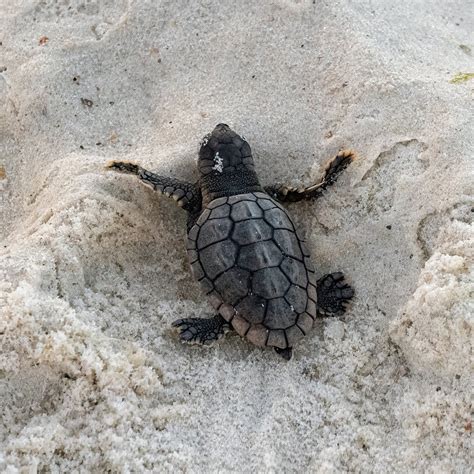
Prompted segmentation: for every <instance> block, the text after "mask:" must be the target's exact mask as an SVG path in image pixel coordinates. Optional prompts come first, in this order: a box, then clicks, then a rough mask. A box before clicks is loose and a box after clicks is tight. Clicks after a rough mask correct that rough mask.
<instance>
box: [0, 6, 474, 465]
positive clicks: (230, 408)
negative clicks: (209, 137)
mask: <svg viewBox="0 0 474 474" xmlns="http://www.w3.org/2000/svg"><path fill="white" fill-rule="evenodd" d="M234 3H236V2H231V1H214V0H209V1H202V2H185V1H178V2H171V1H162V2H159V1H156V2H152V1H149V2H136V1H133V0H130V1H125V0H118V1H112V0H103V1H98V0H90V1H86V0H65V1H60V0H42V1H40V0H25V1H20V0H16V1H15V0H4V1H3V2H1V3H0V5H1V11H0V22H1V26H0V41H1V42H2V45H1V46H0V70H1V71H3V72H2V73H1V74H0V105H1V107H0V134H1V153H0V165H1V166H2V168H0V222H1V229H0V230H1V236H2V239H3V240H2V242H1V253H0V256H1V262H0V271H1V272H2V275H1V277H0V309H1V316H0V347H1V349H0V413H1V423H0V471H2V472H4V471H6V472H10V473H13V472H19V471H21V472H34V469H35V467H36V468H37V469H38V470H43V471H48V470H51V471H53V472H71V471H74V470H76V471H77V470H78V469H81V470H83V471H111V472H130V471H134V472H141V471H145V470H154V471H161V472H163V471H165V472H167V471H170V472H171V471H173V472H176V471H186V472H210V471H216V470H220V471H231V470H234V471H238V472H273V471H283V470H284V471H287V472H302V471H312V472H324V473H330V472H341V471H352V472H354V471H355V472H361V471H363V472H384V473H385V472H407V471H411V472H414V471H416V472H422V471H423V472H470V471H471V472H472V464H471V465H470V461H472V452H473V451H472V449H473V444H472V437H471V430H472V425H471V418H470V417H471V413H470V408H471V391H470V389H471V388H472V385H473V383H474V381H473V372H474V371H473V368H474V367H473V355H472V345H473V344H472V343H473V319H474V316H473V315H474V303H473V291H474V276H473V259H474V256H473V248H474V231H473V227H472V216H473V212H472V210H473V208H474V202H473V182H474V179H473V178H474V166H473V152H474V146H473V145H474V139H473V126H474V120H473V108H472V98H473V87H474V80H472V79H471V80H466V81H464V82H460V83H451V82H450V80H451V79H452V78H453V77H455V76H456V74H458V73H459V72H464V73H466V72H473V70H474V66H473V55H474V43H473V37H472V32H473V31H474V20H473V12H472V2H470V1H465V0H456V1H451V2H444V1H441V0H439V1H425V2H423V1H413V2H394V1H393V0H380V1H377V2H370V1H363V0H360V1H357V2H340V3H339V2H322V1H321V0H315V1H306V0H300V1H296V0H295V1H289V0H287V1H284V0H281V1H274V2H265V1H264V2H244V1H242V2H238V5H239V7H236V6H234ZM399 4H400V5H399ZM43 36H46V37H48V38H49V40H48V41H47V42H46V43H45V44H43V45H40V44H39V41H40V38H41V37H43ZM45 41H46V40H44V39H43V43H44V42H45ZM5 68H6V69H5ZM81 99H86V100H82V101H81ZM88 101H92V103H91V102H88ZM221 121H225V122H227V123H229V124H230V125H231V126H232V127H233V128H235V129H236V130H237V131H238V132H240V133H242V134H243V135H245V136H246V138H247V139H248V140H249V142H250V144H251V145H252V146H253V149H254V153H255V157H256V161H257V169H258V171H259V172H260V175H261V177H262V181H263V182H264V183H265V184H267V183H272V182H274V181H282V182H291V183H292V184H301V183H305V184H310V183H312V182H313V181H314V180H315V179H317V177H318V176H319V172H320V169H321V166H322V164H323V163H324V162H325V161H326V159H328V158H329V157H331V156H332V155H333V154H334V153H335V152H336V151H337V150H339V149H340V148H345V147H352V148H354V149H355V150H357V152H358V154H359V160H358V161H357V163H355V164H354V165H353V166H351V168H350V169H348V170H347V172H346V173H345V174H344V176H342V177H341V178H340V180H339V182H338V183H337V185H335V186H334V188H333V189H331V190H330V192H328V193H327V194H326V195H325V196H324V197H323V198H322V199H320V200H319V201H317V202H314V203H305V204H301V205H298V204H295V205H291V206H290V211H291V212H292V213H293V215H294V217H295V220H296V222H297V223H299V224H300V225H301V226H302V227H303V228H304V229H305V232H306V235H307V238H308V241H309V245H310V248H311V250H312V252H313V255H314V258H315V261H316V262H317V264H318V265H317V266H318V268H317V271H318V274H319V275H322V274H324V273H327V272H329V271H335V270H342V271H344V272H345V274H346V275H347V278H348V279H349V280H350V282H351V283H352V284H353V286H354V288H355V290H356V292H357V297H356V299H355V301H354V304H353V307H352V309H351V311H350V312H349V313H348V314H347V316H346V317H345V318H343V319H329V320H325V321H322V322H321V323H319V324H318V325H317V327H316V329H315V330H314V332H313V333H312V334H311V336H310V337H307V338H305V339H304V340H303V341H302V343H301V344H299V345H298V346H297V347H296V349H295V355H294V358H293V359H292V360H291V361H290V362H289V363H285V362H284V361H283V360H282V359H281V358H279V357H277V356H276V355H275V354H274V353H273V351H270V350H268V351H262V350H260V349H257V348H254V347H252V346H250V345H249V344H248V343H246V342H245V341H242V340H240V338H238V337H237V336H235V335H228V337H227V338H226V340H225V341H223V342H222V343H220V344H218V345H217V346H215V347H212V348H210V349H207V350H206V349H202V348H197V347H188V346H184V345H182V344H180V343H179V342H178V340H177V337H176V335H175V334H174V333H173V331H171V330H170V324H171V322H172V321H173V320H174V319H177V318H179V317H183V316H191V315H201V316H205V315H211V314H212V312H211V308H210V306H209V304H208V303H207V302H206V301H205V300H204V299H203V296H202V293H201V291H200V288H199V287H198V285H197V284H196V283H195V282H194V281H193V280H192V278H191V275H190V272H189V269H188V264H187V261H186V255H185V245H184V237H185V215H184V213H183V211H181V210H179V209H178V208H176V206H175V204H174V203H173V202H170V201H169V200H167V199H166V198H159V197H157V196H156V195H154V194H153V193H152V192H151V191H150V190H149V189H147V188H145V187H143V186H140V185H139V184H138V183H137V182H136V181H135V180H133V179H132V178H127V177H124V176H120V175H114V174H112V173H105V172H103V170H102V167H103V165H104V163H105V162H106V161H107V160H108V159H112V158H115V159H116V158H123V159H131V160H136V161H138V162H139V163H141V164H142V165H144V166H146V167H149V168H150V169H153V170H157V171H159V172H160V173H162V174H170V175H174V176H179V177H181V178H183V179H188V180H193V179H195V177H196V173H195V169H194V160H195V157H196V151H197V143H198V141H199V139H200V138H201V137H202V136H203V135H204V134H205V133H206V132H208V131H210V130H211V129H212V128H213V127H214V125H215V124H216V123H218V122H221ZM2 170H4V173H5V176H3V172H2ZM28 469H29V470H28Z"/></svg>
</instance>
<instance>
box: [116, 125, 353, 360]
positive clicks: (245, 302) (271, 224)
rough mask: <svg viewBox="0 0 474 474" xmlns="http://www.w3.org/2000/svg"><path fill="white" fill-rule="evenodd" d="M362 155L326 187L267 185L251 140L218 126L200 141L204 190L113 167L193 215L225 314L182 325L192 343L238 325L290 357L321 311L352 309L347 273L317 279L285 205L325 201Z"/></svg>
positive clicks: (206, 274)
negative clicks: (260, 176) (321, 198)
mask: <svg viewBox="0 0 474 474" xmlns="http://www.w3.org/2000/svg"><path fill="white" fill-rule="evenodd" d="M353 158H354V155H353V153H351V152H347V151H345V152H341V153H339V154H338V155H337V156H336V157H335V158H333V159H332V160H331V161H330V162H329V163H328V165H327V167H326V171H325V175H324V177H323V178H322V179H321V181H320V182H319V183H317V184H314V185H312V186H309V187H307V188H293V187H289V186H281V185H274V186H262V185H261V184H260V181H259V179H258V177H257V174H256V172H255V167H254V162H253V158H252V152H251V150H250V146H249V144H248V143H247V142H246V141H245V139H244V138H242V137H240V136H239V135H237V133H235V132H234V131H233V130H231V129H230V128H229V127H228V126H227V125H225V124H218V125H217V126H216V128H215V129H214V130H213V131H212V133H210V134H208V135H206V136H205V137H204V139H203V141H202V143H201V148H200V151H199V160H198V169H199V174H200V177H199V180H198V182H197V183H196V184H192V183H187V182H183V181H180V180H178V179H174V178H167V177H163V176H159V175H157V174H155V173H151V172H150V171H147V170H145V169H143V168H142V167H141V166H139V165H136V164H133V163H129V162H125V161H113V162H111V163H109V164H108V165H107V166H108V168H110V169H113V170H115V171H119V172H122V173H129V174H133V175H136V176H137V177H138V178H139V179H140V181H141V182H142V183H144V184H146V185H148V186H149V187H151V188H152V189H153V190H155V191H157V192H158V193H160V194H164V195H166V196H168V197H172V198H173V199H174V200H175V201H176V202H177V203H178V205H179V206H180V207H182V208H183V209H184V210H186V211H187V212H188V224H187V226H188V238H187V251H188V257H189V261H190V263H191V268H192V271H193V274H194V277H195V278H196V279H197V280H198V281H199V282H200V283H201V285H202V287H203V289H204V291H205V292H206V295H207V296H208V297H209V300H210V302H211V304H212V306H213V307H214V309H215V310H216V311H217V313H218V314H217V315H216V316H214V317H212V318H206V319H205V318H186V319H179V320H177V321H175V322H174V323H173V325H174V326H176V327H178V328H179V331H180V337H181V339H182V340H183V341H186V342H190V343H199V344H206V345H207V344H211V343H212V342H214V341H216V340H217V339H219V338H220V337H221V336H223V335H224V334H225V332H227V331H228V330H229V329H231V328H232V329H234V330H235V331H237V333H238V334H240V336H242V337H245V338H246V339H248V340H249V341H250V342H252V343H253V344H255V345H257V346H261V347H264V346H271V347H273V348H274V349H275V350H276V352H277V353H278V354H280V355H281V356H282V357H284V358H285V359H290V358H291V354H292V347H293V346H294V345H295V343H296V342H297V341H298V340H300V339H301V338H302V337H303V336H305V335H306V334H308V332H309V331H310V330H311V328H312V327H313V323H314V320H315V318H316V317H317V316H318V315H324V316H328V315H340V314H343V313H344V311H345V303H347V302H348V301H349V300H350V299H351V298H352V296H353V295H354V292H353V290H352V288H351V287H350V286H349V285H347V284H346V283H345V282H344V277H343V275H342V273H340V272H337V273H332V274H329V275H325V276H323V277H322V278H320V279H319V280H317V281H316V275H315V271H314V267H313V264H312V262H311V257H310V254H309V252H308V249H307V248H306V246H305V244H304V241H303V239H302V237H301V235H300V234H299V233H298V232H297V230H296V229H295V225H294V223H293V221H292V219H291V218H290V216H289V215H288V213H287V211H286V210H285V208H284V207H282V206H281V204H280V202H295V201H301V200H304V199H315V198H317V197H319V196H321V194H322V192H323V191H324V190H325V189H326V188H327V187H328V186H330V185H331V184H333V183H334V182H335V180H336V179H337V176H338V175H339V173H340V172H341V171H342V170H343V169H344V168H346V166H347V165H348V164H349V163H350V162H351V161H352V160H353Z"/></svg>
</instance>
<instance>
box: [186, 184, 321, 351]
mask: <svg viewBox="0 0 474 474" xmlns="http://www.w3.org/2000/svg"><path fill="white" fill-rule="evenodd" d="M187 248H188V256H189V260H190V263H191V267H192V270H193V274H194V276H195V278H196V279H197V280H198V281H199V282H200V283H201V284H202V286H203V288H204V289H205V291H206V294H207V295H208V296H209V298H210V301H211V304H212V305H213V307H214V308H215V309H216V310H217V311H219V313H220V314H221V315H222V316H223V317H224V319H225V320H226V321H228V322H230V323H231V324H232V326H233V328H234V329H235V330H236V331H237V333H239V334H240V335H241V336H244V337H246V338H247V339H248V340H249V341H250V342H252V343H253V344H255V345H257V346H274V347H278V348H281V349H285V348H286V347H291V346H293V345H294V344H295V343H296V342H297V341H298V340H299V339H301V338H302V337H303V336H304V335H306V334H307V333H308V331H309V330H310V329H311V327H312V326H313V321H314V318H315V317H316V278H315V274H314V268H313V266H312V264H311V260H310V255H309V253H308V251H307V249H306V246H305V245H304V242H303V240H302V239H301V238H300V237H299V236H298V234H297V233H296V230H295V226H294V224H293V222H292V221H291V218H290V216H289V215H288V214H287V212H286V210H285V209H284V208H283V207H282V206H280V205H279V204H278V203H277V202H276V201H274V200H273V199H272V198H271V197H270V196H269V195H268V194H265V193H262V192H254V193H246V194H239V195H236V196H230V197H221V198H218V199H215V200H213V201H211V202H210V203H209V204H208V205H207V207H206V208H205V209H204V210H203V212H202V213H201V215H200V217H199V218H198V220H197V222H196V223H195V225H194V226H193V227H191V229H190V231H189V233H188V246H187Z"/></svg>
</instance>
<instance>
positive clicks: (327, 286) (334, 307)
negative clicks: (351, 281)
mask: <svg viewBox="0 0 474 474" xmlns="http://www.w3.org/2000/svg"><path fill="white" fill-rule="evenodd" d="M317 292H318V301H317V311H318V316H340V315H342V314H344V312H345V311H346V307H345V304H347V303H348V302H349V300H350V299H351V298H352V297H353V296H354V290H353V289H352V288H351V287H350V286H349V285H348V284H347V283H346V282H345V281H344V275H343V274H342V273H341V272H336V273H329V274H328V275H325V276H323V277H322V278H320V279H319V280H318V283H317Z"/></svg>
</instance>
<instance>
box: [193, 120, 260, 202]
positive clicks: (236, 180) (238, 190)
mask: <svg viewBox="0 0 474 474" xmlns="http://www.w3.org/2000/svg"><path fill="white" fill-rule="evenodd" d="M198 169H199V174H200V184H201V187H202V189H203V191H204V199H205V200H206V199H208V200H209V201H211V200H212V199H216V198H218V197H221V196H232V195H234V194H243V193H247V192H253V191H260V190H261V189H262V188H261V186H260V183H259V181H258V177H257V174H256V173H255V166H254V162H253V158H252V150H251V149H250V145H249V144H248V143H247V142H246V141H245V140H244V139H243V138H242V137H241V136H240V135H238V134H237V133H235V132H234V131H233V130H232V129H231V128H230V127H229V126H228V125H226V124H225V123H219V124H218V125H216V127H215V128H214V130H213V131H212V132H211V133H209V134H208V135H206V136H205V137H204V138H203V139H202V142H201V148H200V150H199V160H198Z"/></svg>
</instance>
